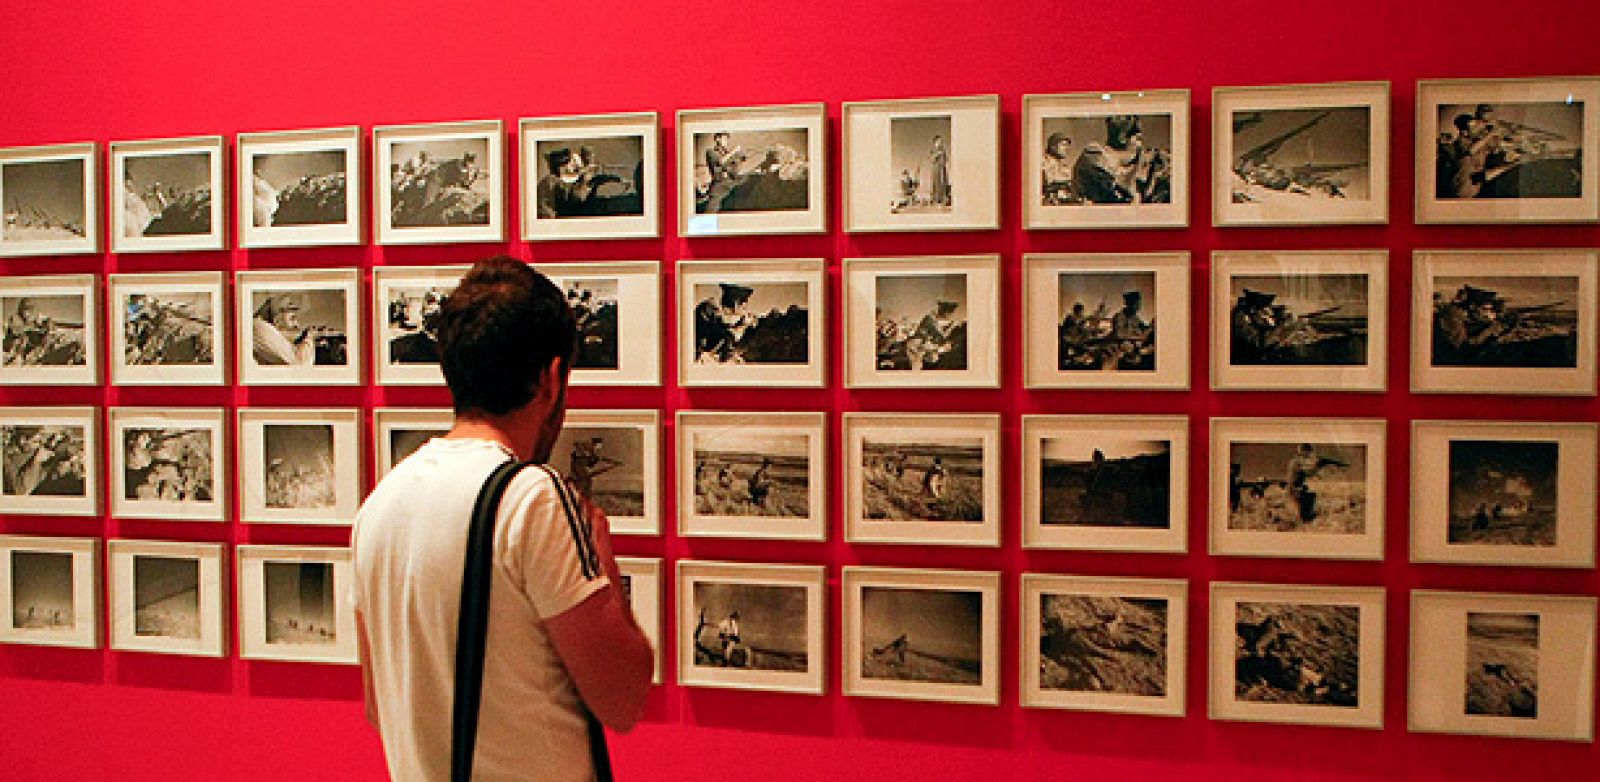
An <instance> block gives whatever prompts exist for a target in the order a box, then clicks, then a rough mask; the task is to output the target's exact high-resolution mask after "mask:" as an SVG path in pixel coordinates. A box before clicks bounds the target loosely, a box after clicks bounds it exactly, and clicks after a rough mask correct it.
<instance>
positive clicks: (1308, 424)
mask: <svg viewBox="0 0 1600 782" xmlns="http://www.w3.org/2000/svg"><path fill="white" fill-rule="evenodd" d="M1387 431H1388V426H1387V422H1385V421H1384V420H1383V419H1381V418H1213V419H1211V464H1210V476H1211V480H1210V484H1211V492H1210V508H1211V512H1210V514H1209V516H1210V520H1211V524H1210V535H1209V536H1208V539H1209V541H1210V547H1209V550H1210V552H1211V554H1212V555H1215V556H1235V557H1306V558H1314V559H1357V560H1381V559H1383V545H1384V535H1385V524H1384V515H1385V514H1384V510H1385V508H1387V507H1388V506H1387V492H1386V491H1385V488H1386V487H1385V476H1386V475H1387V474H1388V473H1387V471H1386V469H1385V465H1386V464H1387V458H1386V438H1387ZM1307 446H1310V447H1309V448H1308V447H1307ZM1234 465H1238V466H1239V474H1238V476H1235V475H1234V474H1233V466H1234ZM1286 465H1287V466H1286ZM1269 469H1271V470H1276V471H1278V472H1269V471H1268V470H1269ZM1353 484H1357V485H1353ZM1307 512H1309V513H1310V514H1311V521H1310V523H1307V521H1306V519H1305V516H1306V514H1307Z"/></svg>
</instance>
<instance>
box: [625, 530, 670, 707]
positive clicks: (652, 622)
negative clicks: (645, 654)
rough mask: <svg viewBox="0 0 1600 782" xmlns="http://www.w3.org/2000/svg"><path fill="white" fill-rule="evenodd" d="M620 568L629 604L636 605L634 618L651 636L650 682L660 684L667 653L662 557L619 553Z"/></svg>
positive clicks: (649, 636)
mask: <svg viewBox="0 0 1600 782" xmlns="http://www.w3.org/2000/svg"><path fill="white" fill-rule="evenodd" d="M617 571H618V572H619V573H621V574H622V580H623V584H622V591H623V593H624V594H625V595H626V597H627V598H628V606H629V608H631V609H633V618H634V619H636V620H638V622H639V629H640V630H643V631H644V637H645V638H647V639H649V640H650V648H651V650H652V657H653V658H654V660H655V668H654V672H653V673H652V674H651V676H650V683H651V684H661V677H662V670H663V667H664V666H663V663H662V660H663V658H664V657H665V654H664V650H663V648H662V646H661V643H662V641H663V640H664V636H663V635H662V634H661V629H662V628H661V616H662V611H661V595H662V592H661V558H660V557H617Z"/></svg>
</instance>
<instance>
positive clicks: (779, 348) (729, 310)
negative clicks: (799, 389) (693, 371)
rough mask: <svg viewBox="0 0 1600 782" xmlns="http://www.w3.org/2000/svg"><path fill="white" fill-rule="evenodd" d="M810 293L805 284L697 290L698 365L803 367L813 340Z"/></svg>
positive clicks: (715, 286) (733, 285)
mask: <svg viewBox="0 0 1600 782" xmlns="http://www.w3.org/2000/svg"><path fill="white" fill-rule="evenodd" d="M808 293H809V286H808V285H807V283H804V282H735V281H727V282H718V283H715V284H696V285H695V286H694V298H695V299H697V300H698V301H699V303H698V304H696V305H695V307H694V360H695V363H698V364H723V365H728V364H799V365H805V364H806V363H808V362H809V361H810V340H811V337H810V328H811V322H810V318H811V315H810V311H809V310H808V309H807V302H808V300H809V295H808Z"/></svg>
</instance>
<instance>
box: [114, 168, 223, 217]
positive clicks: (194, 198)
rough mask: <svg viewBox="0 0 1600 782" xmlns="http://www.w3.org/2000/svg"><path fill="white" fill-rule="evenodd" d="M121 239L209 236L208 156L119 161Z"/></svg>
mask: <svg viewBox="0 0 1600 782" xmlns="http://www.w3.org/2000/svg"><path fill="white" fill-rule="evenodd" d="M122 161H123V163H122V165H123V179H122V190H123V193H122V231H123V235H124V236H173V235H183V234H190V235H193V234H208V233H211V153H209V152H184V153H180V154H176V155H127V156H125V157H123V158H122Z"/></svg>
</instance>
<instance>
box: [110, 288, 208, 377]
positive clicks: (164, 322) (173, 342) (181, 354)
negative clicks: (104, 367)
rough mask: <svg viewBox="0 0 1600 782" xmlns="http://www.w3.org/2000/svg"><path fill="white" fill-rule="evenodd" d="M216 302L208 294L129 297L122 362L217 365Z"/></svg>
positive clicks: (161, 294)
mask: <svg viewBox="0 0 1600 782" xmlns="http://www.w3.org/2000/svg"><path fill="white" fill-rule="evenodd" d="M214 304H215V302H213V301H212V297H211V294H209V293H176V292H173V293H130V294H128V295H127V296H126V297H124V300H123V307H124V317H125V320H124V322H123V338H124V350H123V352H124V356H123V361H124V362H125V363H127V364H128V365H129V366H156V365H174V364H176V365H190V366H196V365H207V364H211V363H213V362H214V361H216V355H215V353H214V350H215V344H216V343H215V340H216V330H215V328H214V326H213V323H214V322H215V311H216V310H215V307H214Z"/></svg>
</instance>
